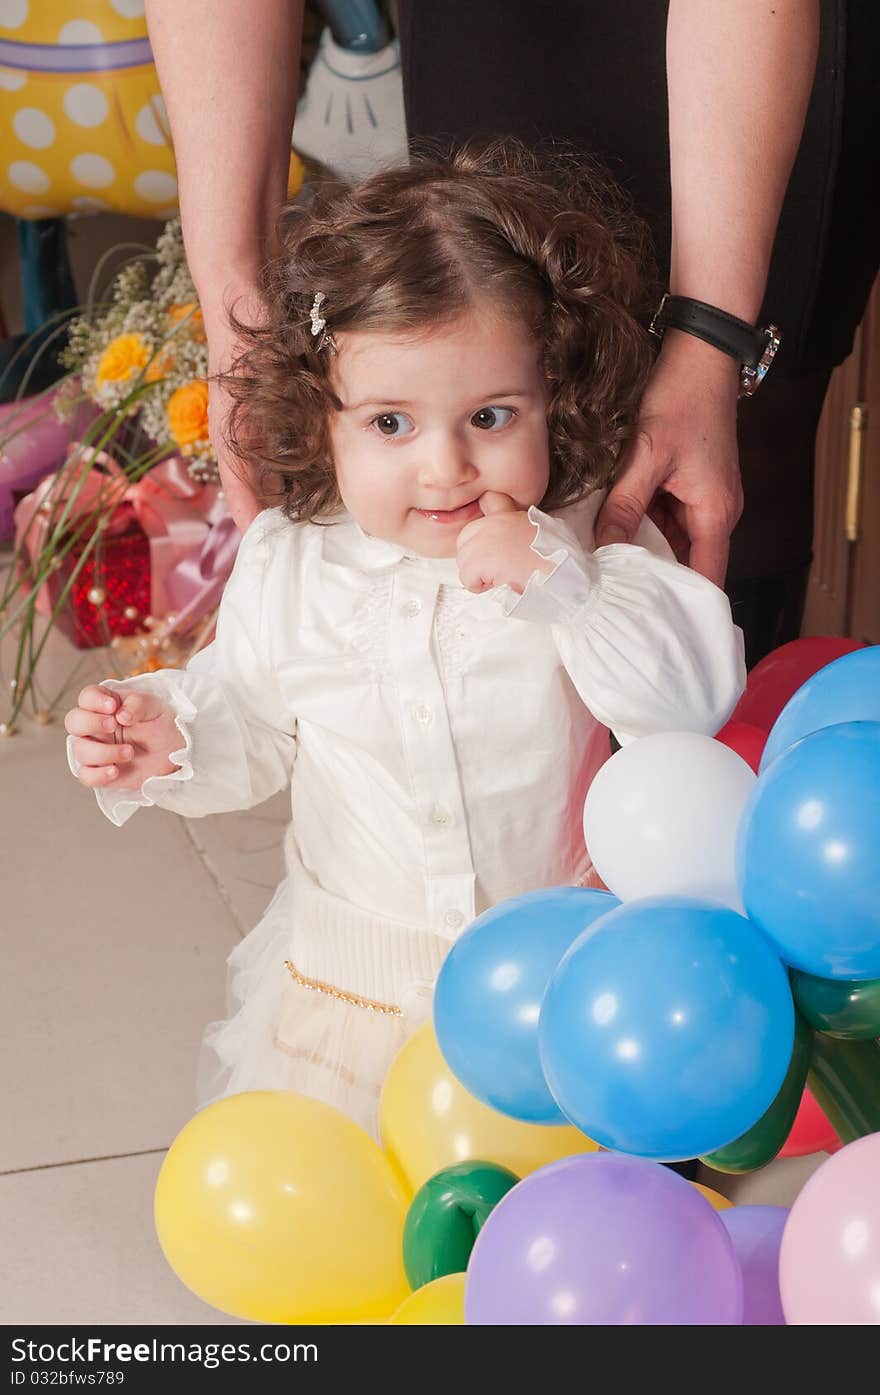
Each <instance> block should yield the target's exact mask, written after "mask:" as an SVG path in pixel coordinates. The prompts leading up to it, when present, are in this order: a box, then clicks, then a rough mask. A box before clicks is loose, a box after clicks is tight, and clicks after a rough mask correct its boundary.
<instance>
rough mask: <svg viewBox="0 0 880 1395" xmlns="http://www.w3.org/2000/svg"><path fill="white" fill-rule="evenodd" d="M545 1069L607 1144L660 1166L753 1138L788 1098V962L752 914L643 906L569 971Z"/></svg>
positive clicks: (546, 1012)
mask: <svg viewBox="0 0 880 1395" xmlns="http://www.w3.org/2000/svg"><path fill="white" fill-rule="evenodd" d="M539 1040H540V1050H541V1063H542V1065H543V1067H544V1073H545V1075H546V1077H547V1084H548V1085H549V1086H550V1090H551V1092H552V1094H553V1097H554V1099H555V1100H556V1102H557V1104H558V1105H559V1107H560V1109H561V1110H562V1112H563V1113H564V1114H565V1115H566V1117H567V1118H568V1119H570V1120H571V1122H572V1123H573V1124H575V1125H576V1126H577V1128H579V1129H581V1130H583V1132H584V1133H586V1134H588V1135H589V1137H590V1138H592V1139H593V1140H594V1141H595V1142H596V1143H600V1144H602V1145H604V1147H606V1148H611V1149H614V1150H615V1151H617V1152H621V1153H631V1154H635V1155H636V1156H638V1157H643V1158H653V1159H655V1160H657V1161H658V1162H671V1161H673V1160H675V1159H681V1158H693V1157H698V1156H699V1155H700V1154H701V1153H711V1152H714V1151H715V1149H716V1148H723V1147H724V1146H725V1144H727V1143H730V1142H732V1141H733V1139H735V1138H739V1137H740V1135H741V1134H744V1133H745V1132H746V1131H747V1130H748V1129H750V1128H751V1126H752V1125H753V1124H754V1123H755V1122H756V1121H757V1120H758V1119H759V1118H760V1117H761V1115H762V1114H763V1113H764V1112H765V1111H766V1110H767V1109H768V1107H769V1106H770V1104H772V1102H773V1100H774V1099H775V1098H776V1095H777V1093H778V1091H779V1087H780V1085H781V1084H782V1081H783V1078H784V1076H785V1073H786V1071H787V1070H788V1066H789V1062H790V1060H791V1051H792V1045H793V1042H794V1006H793V1004H792V999H791V991H790V989H789V986H788V977H787V975H786V972H785V969H784V968H783V966H782V964H781V963H780V960H779V956H778V955H777V954H776V953H775V952H774V950H773V948H772V946H771V945H770V944H769V943H768V941H767V940H766V939H765V938H764V936H763V935H762V934H761V933H760V931H759V930H756V929H755V927H754V926H753V925H751V924H750V923H749V922H748V921H747V920H746V919H745V918H744V917H743V916H741V915H737V913H736V911H732V910H728V909H727V908H726V907H724V906H721V905H720V904H719V903H717V902H709V901H697V900H694V899H691V898H685V897H678V896H651V897H647V898H646V899H644V900H640V901H629V902H627V903H626V904H625V905H623V906H620V907H619V908H618V909H617V910H614V911H610V912H609V913H608V915H605V916H603V917H602V919H601V920H599V921H597V922H596V924H595V925H593V926H592V927H591V929H590V930H588V931H587V932H586V933H585V934H584V935H582V936H581V937H580V939H579V940H577V941H576V942H575V943H574V944H573V945H572V947H571V949H570V950H569V951H568V953H567V954H566V955H565V956H564V957H563V959H562V960H561V962H560V964H559V966H558V968H557V969H556V972H555V973H554V975H553V977H552V979H551V981H550V986H549V988H548V990H547V995H546V997H545V999H544V1004H543V1007H542V1009H541V1021H540V1028H539Z"/></svg>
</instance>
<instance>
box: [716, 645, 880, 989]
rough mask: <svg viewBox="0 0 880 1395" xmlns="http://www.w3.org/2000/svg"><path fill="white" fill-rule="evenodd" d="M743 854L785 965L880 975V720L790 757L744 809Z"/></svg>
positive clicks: (818, 972)
mask: <svg viewBox="0 0 880 1395" xmlns="http://www.w3.org/2000/svg"><path fill="white" fill-rule="evenodd" d="M851 657H857V656H855V655H853V656H851ZM736 856H737V880H738V883H739V889H740V895H741V896H742V901H743V905H744V907H745V909H746V911H747V913H748V915H749V916H750V917H751V919H752V920H754V922H755V923H756V924H757V925H759V926H760V927H761V929H762V930H763V931H764V932H765V934H766V935H768V936H769V938H770V939H771V940H772V941H773V943H774V945H775V946H776V949H777V950H778V952H779V954H780V956H781V958H782V959H784V960H785V962H786V963H787V964H790V965H791V966H792V968H795V969H800V970H801V971H802V972H804V973H807V974H813V975H814V976H816V977H817V978H834V979H854V980H856V979H858V980H861V979H873V978H880V722H844V723H841V724H839V725H837V726H831V727H825V728H823V729H822V730H821V731H816V732H813V733H812V734H811V735H810V736H805V737H804V738H803V739H802V740H801V741H798V742H796V743H795V745H794V746H792V747H791V748H790V749H789V750H787V751H784V752H783V753H782V755H781V756H779V757H778V758H777V759H776V760H775V761H774V762H773V763H772V765H770V766H769V767H768V769H767V770H765V771H764V773H763V774H762V775H760V776H759V778H758V783H757V784H756V786H755V788H754V790H753V792H752V794H751V796H750V798H749V801H748V803H747V804H746V807H745V809H744V810H743V814H742V818H741V820H740V825H739V831H738V834H737V854H736Z"/></svg>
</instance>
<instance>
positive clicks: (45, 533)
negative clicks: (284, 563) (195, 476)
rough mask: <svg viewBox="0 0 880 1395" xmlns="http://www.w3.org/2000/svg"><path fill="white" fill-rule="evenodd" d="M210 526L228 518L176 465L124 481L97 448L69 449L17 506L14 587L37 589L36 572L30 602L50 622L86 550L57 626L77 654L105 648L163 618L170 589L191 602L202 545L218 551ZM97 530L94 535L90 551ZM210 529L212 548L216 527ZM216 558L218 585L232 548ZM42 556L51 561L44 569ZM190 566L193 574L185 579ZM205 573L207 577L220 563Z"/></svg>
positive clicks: (212, 495)
mask: <svg viewBox="0 0 880 1395" xmlns="http://www.w3.org/2000/svg"><path fill="white" fill-rule="evenodd" d="M62 518H63V519H64V520H65V521H64V523H63V525H62V532H61V534H60V535H58V528H59V524H60V523H61V520H62ZM218 520H222V522H223V523H229V522H230V520H229V519H228V516H227V515H226V513H225V509H224V508H223V506H222V504H221V502H220V499H219V496H218V490H217V488H216V487H215V486H212V485H201V484H198V483H195V482H194V481H192V480H191V479H190V478H189V477H188V475H187V473H186V469H185V466H183V465H182V463H181V462H180V461H177V460H176V459H173V458H172V459H170V460H167V461H163V462H161V463H160V464H158V465H156V466H154V467H153V469H152V470H150V471H149V472H148V473H147V474H146V475H144V476H143V477H142V478H140V479H139V480H138V481H137V482H136V483H131V482H130V481H129V480H128V479H127V478H126V476H125V474H124V472H123V471H122V470H121V468H120V467H119V465H117V464H116V462H115V461H114V460H113V459H112V458H111V457H110V456H108V455H107V454H105V453H104V452H103V451H94V450H92V449H91V448H87V447H82V446H80V445H77V444H74V445H73V446H71V448H70V454H69V458H68V460H67V462H66V464H65V466H64V467H63V468H62V469H61V470H59V471H58V472H57V473H56V474H55V475H51V476H49V477H48V478H47V479H45V480H43V481H42V483H41V484H39V485H38V486H37V488H36V489H35V490H34V491H33V493H32V494H29V495H28V496H27V498H25V499H23V500H22V501H21V502H20V503H19V504H18V505H17V506H16V510H15V523H16V538H17V542H18V544H19V546H20V547H21V549H22V554H21V556H22V561H21V570H22V583H23V585H24V586H25V587H28V586H33V585H35V584H36V582H37V576H36V574H35V570H38V571H39V573H40V574H42V575H43V577H44V579H43V580H42V582H41V583H40V585H39V586H38V589H37V594H36V598H35V602H34V604H35V606H36V609H37V610H38V611H39V612H40V613H41V614H42V615H46V616H51V615H52V614H53V612H54V610H55V606H56V605H57V604H58V601H59V600H60V597H61V595H62V594H63V592H64V588H65V586H66V584H67V583H68V582H69V581H70V578H71V576H72V575H73V573H74V571H76V568H77V564H78V563H79V562H80V561H81V560H82V555H83V552H84V551H85V550H86V549H87V548H88V556H87V557H86V559H85V561H84V562H82V566H81V568H80V570H79V571H78V573H77V575H76V579H75V580H74V581H73V583H72V585H71V589H70V591H69V593H68V596H67V598H66V602H65V604H64V605H62V606H61V608H60V609H59V611H58V615H57V616H56V620H55V623H56V624H57V625H58V627H59V628H60V629H61V630H62V631H63V632H64V633H65V634H66V635H67V636H68V638H69V639H70V640H71V641H72V642H73V643H74V644H75V645H77V646H78V648H80V649H88V648H94V647H96V646H99V645H104V644H107V643H109V641H110V640H111V639H113V638H115V637H116V636H117V635H120V636H124V635H131V634H134V633H135V632H136V631H138V630H142V629H143V628H144V627H145V621H146V619H147V616H149V615H150V614H153V615H154V616H164V615H166V614H167V612H168V609H169V599H170V596H169V589H168V588H169V587H170V591H171V592H172V593H174V595H177V593H178V592H181V594H182V595H183V596H184V598H185V600H186V601H187V602H189V599H190V593H191V592H193V593H194V592H196V591H197V590H198V589H199V585H200V584H202V583H203V578H202V576H201V570H203V569H204V568H203V565H202V564H203V562H204V560H205V559H204V558H203V557H202V554H203V553H204V552H205V550H206V548H207V553H208V560H211V558H212V557H213V554H214V552H216V551H217V550H218V547H217V546H214V547H213V548H212V547H211V546H210V545H209V544H210V542H211V537H212V534H213V532H214V529H215V524H216V523H217V522H218ZM98 525H100V529H101V532H100V536H99V538H98V539H97V541H96V542H94V545H93V546H92V547H90V548H89V547H88V543H89V542H90V541H91V540H92V539H93V538H94V533H95V528H96V527H97V526H98ZM217 533H218V545H219V541H220V535H221V534H222V537H223V539H224V540H225V532H224V530H223V526H222V524H221V527H220V528H219V529H218V530H217ZM236 538H237V534H236ZM74 539H75V540H74ZM67 543H70V544H71V545H70V546H69V548H68V549H67V550H66V551H65V547H66V544H67ZM62 552H63V553H64V555H63V556H62V555H60V554H61V553H62ZM220 552H221V553H222V556H220V557H219V562H222V563H223V567H222V568H220V569H219V572H218V574H219V580H220V586H221V589H222V582H223V581H224V580H225V577H226V576H228V574H229V571H230V570H231V567H232V559H233V558H234V548H232V549H230V548H229V547H226V548H225V549H224V548H220ZM227 553H230V555H229V556H228V557H227V555H226V554H227ZM47 555H48V556H52V557H53V558H54V561H53V564H52V566H51V569H50V570H49V571H48V573H46V568H45V564H46V559H47ZM25 557H27V558H29V559H30V566H28V564H27V562H26V561H25ZM41 559H42V560H41ZM193 567H195V571H196V573H198V574H197V575H195V576H194V577H192V578H191V577H190V576H189V573H190V572H191V571H193ZM209 570H211V571H212V577H213V571H217V570H218V566H215V567H213V570H212V569H211V568H209ZM178 573H183V575H182V576H181V577H180V579H179V582H178ZM220 573H222V574H220ZM175 583H178V584H175Z"/></svg>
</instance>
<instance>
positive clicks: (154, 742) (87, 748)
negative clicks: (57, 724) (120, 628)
mask: <svg viewBox="0 0 880 1395" xmlns="http://www.w3.org/2000/svg"><path fill="white" fill-rule="evenodd" d="M64 728H65V731H66V732H67V733H68V735H69V736H73V737H74V738H75V740H74V743H73V755H74V758H75V760H76V761H77V762H78V764H79V766H80V769H79V772H78V774H77V777H76V778H77V779H78V780H79V782H80V784H81V785H85V786H86V787H87V788H88V789H96V788H100V787H105V786H107V785H113V786H114V787H115V788H117V789H126V790H128V789H140V788H141V786H142V785H143V783H144V781H145V780H149V779H150V778H151V776H153V775H170V774H172V773H173V772H174V771H175V770H176V769H177V768H178V767H177V766H176V765H174V764H172V762H171V761H170V760H169V758H168V757H169V755H170V753H171V752H172V751H176V750H178V749H179V748H180V746H181V745H182V744H183V738H182V736H181V734H180V732H179V731H178V729H177V724H176V722H175V720H174V713H173V712H172V711H171V709H170V708H168V707H166V705H165V704H164V703H163V702H162V701H161V699H159V698H157V697H155V696H154V695H153V694H152V693H143V692H134V691H132V690H131V689H125V690H124V691H122V692H115V691H113V690H111V689H110V688H102V687H100V685H98V684H90V685H89V687H87V688H83V690H82V692H81V693H80V695H79V697H78V699H77V706H76V707H72V708H71V709H70V711H69V712H68V713H67V715H66V716H65V718H64Z"/></svg>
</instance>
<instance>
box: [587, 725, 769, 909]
mask: <svg viewBox="0 0 880 1395" xmlns="http://www.w3.org/2000/svg"><path fill="white" fill-rule="evenodd" d="M756 779H757V777H756V775H755V773H754V771H753V770H752V769H751V767H750V766H749V765H747V764H746V762H745V761H744V760H743V759H742V757H741V756H738V755H737V754H736V752H735V751H732V750H730V748H729V747H728V746H725V745H724V744H723V743H722V742H720V741H715V740H714V739H713V738H712V737H711V736H700V735H699V734H698V733H696V732H686V731H676V732H659V733H657V734H656V735H654V736H645V737H642V739H641V740H640V741H633V742H632V743H631V744H630V745H628V746H624V747H623V748H622V749H621V750H620V751H618V752H617V753H616V754H615V755H613V756H612V757H611V759H610V760H608V761H606V762H605V764H604V765H603V766H602V768H601V770H600V771H599V772H598V774H597V775H596V777H595V779H594V780H593V783H592V785H591V786H590V789H589V793H588V794H587V800H586V804H585V805H584V837H585V839H586V843H587V849H588V851H589V853H590V856H591V858H592V859H593V865H594V866H595V868H596V871H597V872H598V873H599V876H600V877H601V878H602V880H603V882H604V883H605V885H606V886H607V887H608V888H609V890H610V891H613V892H614V895H615V896H619V897H620V899H621V901H632V900H635V899H636V898H638V897H641V896H666V895H682V896H697V897H701V898H709V899H711V900H715V901H721V902H723V903H724V905H726V906H732V907H733V908H734V910H737V911H740V912H742V902H741V901H740V897H739V891H738V889H737V885H736V875H735V853H736V831H737V825H738V824H739V820H740V816H741V814H742V811H743V809H744V807H745V804H746V801H747V800H748V798H749V795H750V794H751V792H752V790H753V789H754V786H755V783H756Z"/></svg>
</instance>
